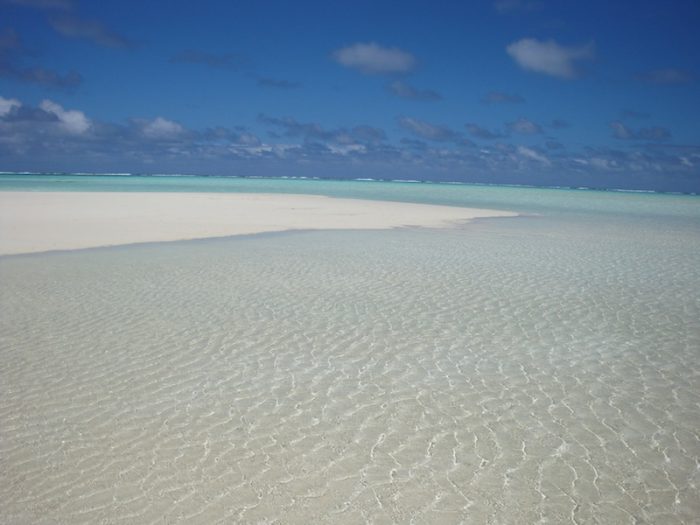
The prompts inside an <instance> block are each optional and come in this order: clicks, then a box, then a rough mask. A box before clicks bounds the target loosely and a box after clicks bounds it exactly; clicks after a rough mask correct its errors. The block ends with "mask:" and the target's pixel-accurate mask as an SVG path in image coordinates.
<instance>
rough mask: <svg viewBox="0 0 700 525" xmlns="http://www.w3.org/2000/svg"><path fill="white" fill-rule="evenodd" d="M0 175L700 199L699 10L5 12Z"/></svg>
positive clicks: (321, 7) (430, 6) (117, 6)
mask: <svg viewBox="0 0 700 525" xmlns="http://www.w3.org/2000/svg"><path fill="white" fill-rule="evenodd" d="M0 15H1V16H0V170H30V171H42V170H50V171H96V172H147V173H168V172H174V173H196V174H206V173H209V174H221V175H246V176H250V175H254V176H265V175H269V176H307V177H313V176H316V177H345V178H367V177H371V178H389V179H432V180H449V181H467V182H492V183H515V184H537V185H540V184H543V185H585V186H595V187H621V188H647V189H659V190H670V191H700V124H699V123H698V122H699V120H700V119H699V118H698V117H699V116H700V64H699V62H700V53H698V50H700V32H699V31H698V30H697V28H698V27H700V3H698V2H696V1H692V0H688V1H684V0H677V1H667V2H661V1H639V2H609V1H605V2H603V1H590V2H574V1H566V0H561V1H556V2H555V1H547V0H542V1H539V0H483V1H480V2H441V3H436V2H402V3H401V4H400V5H399V4H397V3H396V2H379V1H374V2H328V1H325V2H275V1H269V2H260V1H238V2H229V1H207V0H202V1H200V2H191V1H184V0H175V1H169V2H132V1H126V0H122V1H120V2H107V1H105V2H88V1H82V2H80V1H78V0H0Z"/></svg>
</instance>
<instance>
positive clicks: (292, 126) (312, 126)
mask: <svg viewBox="0 0 700 525" xmlns="http://www.w3.org/2000/svg"><path fill="white" fill-rule="evenodd" d="M258 120H259V121H260V122H262V123H264V124H268V125H270V126H274V127H275V128H277V129H279V130H280V131H281V135H280V134H277V133H273V136H277V137H287V138H301V139H303V140H304V141H306V142H312V141H325V142H331V143H334V144H345V145H351V144H378V143H380V142H382V141H384V140H385V139H386V134H385V133H384V131H383V130H381V129H379V128H375V127H372V126H367V125H362V126H355V127H353V128H350V129H348V128H337V129H325V128H324V127H323V126H321V125H320V124H318V123H316V122H299V121H298V120H296V119H295V118H292V117H282V118H278V117H270V116H267V115H264V114H261V115H258Z"/></svg>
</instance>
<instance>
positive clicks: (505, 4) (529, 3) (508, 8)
mask: <svg viewBox="0 0 700 525" xmlns="http://www.w3.org/2000/svg"><path fill="white" fill-rule="evenodd" d="M493 6H494V7H495V8H496V11H498V12H499V13H515V12H519V11H535V10H537V9H541V8H542V6H543V4H542V2H539V1H537V0H494V2H493Z"/></svg>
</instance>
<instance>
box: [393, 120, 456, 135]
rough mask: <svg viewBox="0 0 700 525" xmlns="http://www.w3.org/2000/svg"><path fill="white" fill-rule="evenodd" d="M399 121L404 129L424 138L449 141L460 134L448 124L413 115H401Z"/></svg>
mask: <svg viewBox="0 0 700 525" xmlns="http://www.w3.org/2000/svg"><path fill="white" fill-rule="evenodd" d="M398 122H399V126H401V127H402V128H403V129H405V130H408V131H410V132H411V133H413V134H414V135H418V136H419V137H422V138H424V139H428V140H437V141H448V140H456V139H458V138H459V135H458V134H457V133H455V132H454V131H452V130H451V129H450V128H448V127H447V126H440V125H436V124H430V123H429V122H425V121H423V120H418V119H414V118H411V117H400V118H399V119H398Z"/></svg>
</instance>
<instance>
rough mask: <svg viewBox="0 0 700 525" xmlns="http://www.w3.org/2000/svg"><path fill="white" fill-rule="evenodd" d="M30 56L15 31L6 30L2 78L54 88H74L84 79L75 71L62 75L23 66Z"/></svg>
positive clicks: (1, 42)
mask: <svg viewBox="0 0 700 525" xmlns="http://www.w3.org/2000/svg"><path fill="white" fill-rule="evenodd" d="M29 54H30V53H29V52H28V51H27V50H26V49H25V48H24V46H23V45H22V42H21V40H20V38H19V36H18V35H17V33H16V32H15V31H13V30H11V29H6V30H4V31H3V32H2V33H0V77H5V78H9V79H12V80H18V81H20V82H28V83H34V84H40V85H43V86H47V87H54V88H74V87H76V86H78V85H79V84H80V83H81V82H82V77H81V76H80V74H79V73H77V72H75V71H69V72H68V73H65V74H61V73H59V72H57V71H53V70H51V69H45V68H42V67H30V66H25V65H23V64H22V62H23V61H24V60H25V59H26V58H27V57H28V56H29Z"/></svg>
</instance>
